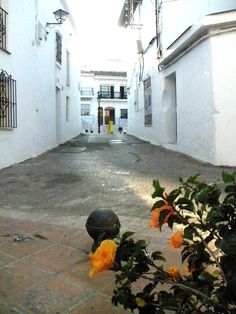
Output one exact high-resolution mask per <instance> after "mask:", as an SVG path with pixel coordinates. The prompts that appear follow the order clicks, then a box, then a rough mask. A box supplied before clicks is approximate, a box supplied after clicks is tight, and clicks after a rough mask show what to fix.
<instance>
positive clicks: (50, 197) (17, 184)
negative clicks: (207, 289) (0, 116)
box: [0, 134, 235, 314]
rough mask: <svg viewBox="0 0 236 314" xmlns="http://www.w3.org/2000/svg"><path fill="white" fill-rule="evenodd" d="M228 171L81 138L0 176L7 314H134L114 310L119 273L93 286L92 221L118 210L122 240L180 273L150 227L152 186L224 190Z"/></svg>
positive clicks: (173, 254)
mask: <svg viewBox="0 0 236 314" xmlns="http://www.w3.org/2000/svg"><path fill="white" fill-rule="evenodd" d="M223 169H226V170H228V171H235V168H223V167H213V166H211V165H208V164H203V163H200V162H198V161H194V160H192V159H190V158H188V157H186V156H183V155H181V154H178V153H175V152H170V151H167V150H165V149H163V148H161V147H157V146H153V145H151V144H150V143H147V142H144V141H141V140H139V139H137V138H135V137H132V136H128V135H123V134H122V135H81V136H79V137H77V138H75V139H73V140H71V141H69V142H67V143H65V144H64V145H60V146H59V147H57V148H56V149H53V150H51V151H49V152H47V153H45V154H43V155H41V156H39V157H37V158H34V159H30V160H28V161H25V162H23V163H19V164H16V165H13V166H11V167H8V168H6V169H2V170H0V313H3V314H10V313H11V314H13V313H15V314H26V313H27V314H28V313H32V314H34V313H35V314H90V313H91V314H94V313H95V314H96V313H98V314H103V313H127V311H125V310H123V309H122V308H121V307H118V308H117V307H113V306H112V304H111V295H112V291H113V289H114V274H113V273H112V272H109V271H107V272H104V273H100V274H98V275H97V276H96V277H95V278H94V279H89V277H88V272H89V270H90V264H89V262H88V253H89V252H90V251H91V246H92V243H93V242H92V239H91V238H90V237H89V236H88V234H87V232H86V229H85V223H86V220H87V218H88V216H89V214H90V213H91V212H92V211H93V210H94V209H97V208H109V209H112V210H113V211H114V212H115V213H116V214H117V215H118V217H119V219H120V222H121V226H122V231H125V230H132V231H135V232H136V233H135V237H136V238H137V239H140V238H142V239H143V238H145V239H146V240H147V241H148V242H149V243H150V245H149V248H150V250H154V249H159V250H162V251H163V252H164V255H165V256H166V258H167V259H168V263H170V264H173V263H174V264H178V265H180V256H179V251H178V250H177V251H176V250H175V251H172V250H171V249H168V246H167V243H168V238H169V236H170V230H168V229H164V230H163V231H162V232H159V231H157V230H153V229H149V228H148V222H149V220H150V214H149V210H150V207H151V205H152V199H151V193H152V186H151V185H152V179H154V178H159V179H160V181H161V183H162V185H163V186H166V187H167V190H168V189H171V188H173V187H175V186H176V185H177V184H178V178H179V177H187V176H189V175H192V174H196V173H201V174H202V176H201V177H202V179H203V180H207V181H213V182H217V180H218V178H219V176H220V174H221V172H222V171H223ZM136 289H138V286H137V287H136Z"/></svg>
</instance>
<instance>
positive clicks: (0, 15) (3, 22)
mask: <svg viewBox="0 0 236 314" xmlns="http://www.w3.org/2000/svg"><path fill="white" fill-rule="evenodd" d="M7 14H8V13H7V12H6V11H5V10H3V9H2V8H0V48H1V49H3V50H6V48H7V34H6V31H7Z"/></svg>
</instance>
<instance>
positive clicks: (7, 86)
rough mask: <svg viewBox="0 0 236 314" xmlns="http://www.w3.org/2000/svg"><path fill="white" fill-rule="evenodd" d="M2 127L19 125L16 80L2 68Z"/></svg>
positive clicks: (0, 121)
mask: <svg viewBox="0 0 236 314" xmlns="http://www.w3.org/2000/svg"><path fill="white" fill-rule="evenodd" d="M0 127H2V128H16V127H17V110H16V81H15V80H13V79H12V77H11V75H9V74H8V73H7V72H6V71H4V70H0Z"/></svg>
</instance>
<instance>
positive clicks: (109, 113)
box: [105, 107, 115, 125]
mask: <svg viewBox="0 0 236 314" xmlns="http://www.w3.org/2000/svg"><path fill="white" fill-rule="evenodd" d="M109 121H112V122H113V125H115V108H113V107H107V108H105V125H108V124H109Z"/></svg>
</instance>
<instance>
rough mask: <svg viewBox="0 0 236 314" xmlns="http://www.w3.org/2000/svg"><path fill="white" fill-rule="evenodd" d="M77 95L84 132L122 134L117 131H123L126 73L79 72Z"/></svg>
mask: <svg viewBox="0 0 236 314" xmlns="http://www.w3.org/2000/svg"><path fill="white" fill-rule="evenodd" d="M80 92H81V120H82V126H83V131H84V132H92V133H93V132H95V133H109V132H110V133H111V132H112V133H116V132H119V130H120V131H121V129H119V128H122V132H125V131H126V129H127V116H128V110H127V73H126V72H119V71H108V70H106V71H97V70H82V71H81V85H80ZM98 115H99V117H100V118H99V119H98ZM109 123H110V124H109ZM111 123H112V126H111ZM109 125H110V128H109Z"/></svg>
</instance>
